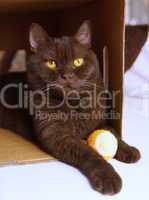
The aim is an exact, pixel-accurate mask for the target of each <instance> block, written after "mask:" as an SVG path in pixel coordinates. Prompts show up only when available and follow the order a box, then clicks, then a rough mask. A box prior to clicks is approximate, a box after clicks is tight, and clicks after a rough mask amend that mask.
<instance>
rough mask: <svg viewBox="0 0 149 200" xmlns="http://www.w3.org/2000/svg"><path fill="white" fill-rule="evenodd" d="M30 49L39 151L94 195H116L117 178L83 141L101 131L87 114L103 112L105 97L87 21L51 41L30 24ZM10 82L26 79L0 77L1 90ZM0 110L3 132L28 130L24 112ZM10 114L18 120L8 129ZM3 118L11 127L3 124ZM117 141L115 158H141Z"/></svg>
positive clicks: (119, 183)
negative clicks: (81, 178) (82, 179)
mask: <svg viewBox="0 0 149 200" xmlns="http://www.w3.org/2000/svg"><path fill="white" fill-rule="evenodd" d="M30 45H31V48H32V50H33V51H34V53H33V54H32V55H31V57H30V59H29V61H28V64H27V82H28V84H29V88H30V92H31V93H30V94H31V95H29V97H30V98H29V108H30V109H29V112H30V115H31V118H32V122H33V130H34V133H35V135H36V138H38V141H39V143H40V145H41V147H42V148H43V149H44V150H45V151H47V152H48V153H49V154H51V155H53V156H54V157H56V158H57V159H59V160H60V161H62V162H65V163H67V164H70V165H72V166H74V167H76V168H77V169H79V170H80V171H81V172H82V173H83V174H84V175H85V176H86V177H87V178H88V180H89V182H90V183H91V185H92V187H93V188H94V189H95V190H97V191H99V192H101V193H103V194H109V195H112V194H115V193H118V192H119V191H120V189H121V186H122V181H121V178H120V177H119V175H118V174H117V173H116V171H115V170H114V168H113V167H112V166H111V165H110V164H109V163H108V162H106V161H105V160H104V159H103V158H102V157H101V156H100V155H98V154H97V153H96V152H95V151H94V150H93V149H92V148H90V147H89V146H88V145H87V144H86V143H85V142H84V141H83V139H85V138H86V137H87V136H88V134H89V133H91V132H92V131H93V130H95V129H96V128H103V126H105V125H104V120H103V119H102V117H99V118H94V117H93V115H91V114H92V113H96V112H98V113H100V114H104V113H105V112H106V103H105V101H104V100H103V98H101V100H99V103H97V104H96V105H94V106H93V103H94V102H95V101H96V100H97V98H98V97H99V94H100V93H102V92H104V86H103V83H102V77H101V75H100V71H99V64H98V60H97V57H96V55H95V53H94V52H93V50H92V49H91V29H90V24H89V22H84V23H83V24H82V25H81V27H80V28H79V30H78V31H77V33H76V34H75V35H74V36H71V37H66V36H65V37H62V38H51V37H49V36H48V34H47V33H46V31H45V30H43V28H42V27H41V26H40V25H38V24H33V25H32V26H31V29H30ZM8 76H9V77H8ZM12 76H13V77H14V78H12ZM16 76H17V77H16ZM10 77H11V78H10ZM8 79H9V83H15V82H16V80H17V83H19V82H21V80H24V84H26V77H25V75H21V74H18V75H14V74H12V75H6V76H2V77H1V80H2V81H4V82H3V83H2V82H1V89H2V88H3V86H4V85H6V84H8V81H6V80H8ZM94 88H96V95H95V94H94ZM14 90H15V89H14ZM49 91H50V92H49ZM11 95H12V90H9V91H8V92H7V95H6V96H7V99H8V100H10V96H11ZM17 95H18V94H17V92H16V90H15V92H14V91H13V98H12V97H11V101H12V100H13V102H17ZM1 107H2V109H1V110H2V112H1V115H0V116H1V118H3V120H0V121H1V123H0V125H1V127H4V128H10V129H12V130H14V131H16V132H21V131H23V129H24V130H25V131H28V129H29V128H28V127H29V126H28V125H29V122H30V120H29V117H27V116H28V114H27V111H21V109H11V111H10V109H8V108H4V106H3V105H1ZM14 115H15V118H16V120H15V122H14V123H13V125H12V124H11V123H12V121H14V120H13V118H14ZM82 116H83V117H82ZM101 116H102V115H101ZM5 119H7V122H9V121H11V123H7V124H6V123H4V121H5ZM18 122H19V123H18ZM18 124H19V127H18ZM23 127H25V128H23ZM27 128H28V129H27ZM118 141H119V148H118V152H117V155H116V157H115V158H116V159H118V160H120V161H123V162H126V163H133V162H136V161H137V160H138V159H139V158H140V153H139V151H138V150H137V149H135V148H134V147H130V146H128V145H127V144H125V143H124V142H123V141H122V140H121V139H120V138H118Z"/></svg>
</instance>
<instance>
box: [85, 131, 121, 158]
mask: <svg viewBox="0 0 149 200" xmlns="http://www.w3.org/2000/svg"><path fill="white" fill-rule="evenodd" d="M87 144H88V145H89V146H91V147H92V148H93V149H94V150H95V151H96V152H98V153H99V154H100V155H101V156H102V157H103V158H104V159H105V160H109V159H111V158H113V157H114V156H115V155H116V152H117V150H118V140H117V138H116V137H115V136H114V135H113V134H112V133H111V132H110V131H109V130H104V129H100V130H96V131H94V132H93V133H92V134H91V135H90V136H89V137H88V139H87Z"/></svg>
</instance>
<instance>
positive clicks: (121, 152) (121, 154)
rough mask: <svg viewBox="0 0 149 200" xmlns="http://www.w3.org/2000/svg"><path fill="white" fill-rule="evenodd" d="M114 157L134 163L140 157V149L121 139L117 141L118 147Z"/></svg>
mask: <svg viewBox="0 0 149 200" xmlns="http://www.w3.org/2000/svg"><path fill="white" fill-rule="evenodd" d="M115 158H116V159H117V160H119V161H121V162H125V163H136V162H137V161H138V160H140V158H141V154H140V151H139V150H138V149H137V148H135V147H131V146H129V145H128V144H126V143H125V142H123V141H120V142H119V148H118V151H117V154H116V156H115Z"/></svg>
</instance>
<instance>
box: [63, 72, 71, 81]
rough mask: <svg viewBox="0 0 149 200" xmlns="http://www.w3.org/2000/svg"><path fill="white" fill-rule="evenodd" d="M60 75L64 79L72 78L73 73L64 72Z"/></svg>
mask: <svg viewBox="0 0 149 200" xmlns="http://www.w3.org/2000/svg"><path fill="white" fill-rule="evenodd" d="M62 77H63V79H65V80H71V79H72V78H73V74H72V73H69V74H64V75H63V76H62Z"/></svg>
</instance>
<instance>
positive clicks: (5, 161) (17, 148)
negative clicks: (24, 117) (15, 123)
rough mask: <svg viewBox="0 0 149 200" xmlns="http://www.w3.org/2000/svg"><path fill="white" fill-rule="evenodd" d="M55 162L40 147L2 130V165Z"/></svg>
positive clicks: (0, 145) (0, 148)
mask: <svg viewBox="0 0 149 200" xmlns="http://www.w3.org/2000/svg"><path fill="white" fill-rule="evenodd" d="M50 160H53V158H52V157H51V156H49V155H48V154H47V153H45V152H43V151H42V150H40V148H39V147H38V146H36V145H35V144H33V143H31V142H30V141H28V140H25V139H24V138H22V137H21V136H19V135H17V134H15V133H13V132H11V131H9V130H4V129H0V165H15V164H28V163H30V162H32V163H33V162H42V161H44V162H45V161H50Z"/></svg>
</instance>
